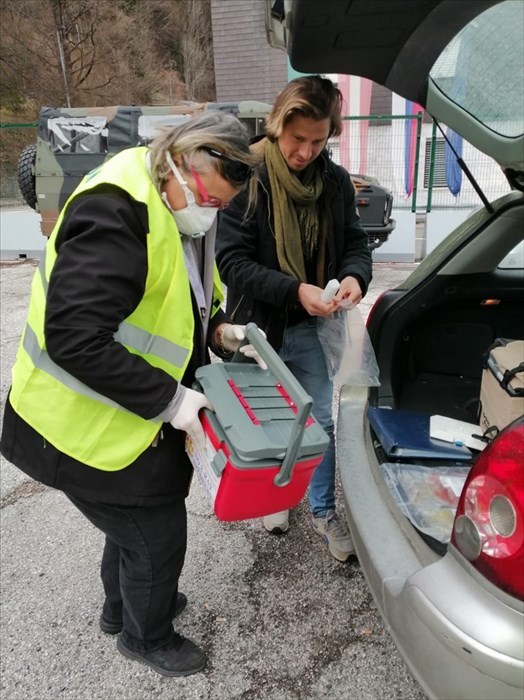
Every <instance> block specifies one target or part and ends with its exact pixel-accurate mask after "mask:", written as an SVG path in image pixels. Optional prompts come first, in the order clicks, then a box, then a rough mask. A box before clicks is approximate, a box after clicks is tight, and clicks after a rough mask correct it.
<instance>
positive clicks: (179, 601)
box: [100, 593, 187, 634]
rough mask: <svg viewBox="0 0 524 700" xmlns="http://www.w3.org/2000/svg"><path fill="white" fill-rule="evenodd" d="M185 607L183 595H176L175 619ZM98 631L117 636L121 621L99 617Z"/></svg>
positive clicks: (185, 600) (185, 601) (185, 602)
mask: <svg viewBox="0 0 524 700" xmlns="http://www.w3.org/2000/svg"><path fill="white" fill-rule="evenodd" d="M186 605H187V598H186V596H185V595H184V594H183V593H178V594H177V597H176V607H175V617H178V616H179V615H180V613H181V612H182V611H183V610H184V608H185V607H186ZM100 629H101V630H102V632H104V633H105V634H118V633H119V632H121V631H122V620H119V621H118V622H113V621H111V620H107V619H106V618H105V617H104V615H103V614H102V615H100Z"/></svg>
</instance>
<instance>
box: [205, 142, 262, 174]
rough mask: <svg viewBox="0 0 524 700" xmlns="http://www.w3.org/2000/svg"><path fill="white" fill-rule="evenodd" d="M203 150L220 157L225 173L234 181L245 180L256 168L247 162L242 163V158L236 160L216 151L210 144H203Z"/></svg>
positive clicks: (214, 156)
mask: <svg viewBox="0 0 524 700" xmlns="http://www.w3.org/2000/svg"><path fill="white" fill-rule="evenodd" d="M202 150H203V151H205V152H206V153H209V155H210V156H213V158H220V160H221V161H223V163H224V175H225V176H226V178H227V179H228V180H231V181H232V182H233V183H239V182H245V181H246V180H248V179H249V178H250V177H251V175H252V174H253V171H254V168H252V167H251V165H248V164H247V163H242V162H241V161H240V160H234V159H233V158H230V157H229V156H226V155H224V154H223V153H220V151H215V149H214V148H209V147H208V146H202Z"/></svg>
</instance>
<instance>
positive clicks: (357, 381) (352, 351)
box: [317, 307, 380, 386]
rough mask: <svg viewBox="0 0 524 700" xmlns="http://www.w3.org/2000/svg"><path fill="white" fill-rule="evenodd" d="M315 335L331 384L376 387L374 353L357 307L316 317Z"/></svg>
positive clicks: (377, 371) (378, 381)
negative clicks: (322, 353)
mask: <svg viewBox="0 0 524 700" xmlns="http://www.w3.org/2000/svg"><path fill="white" fill-rule="evenodd" d="M317 332H318V337H319V340H320V342H321V344H322V348H323V350H324V356H325V358H326V365H327V369H328V374H329V378H330V379H331V380H332V381H333V382H334V383H335V384H339V385H342V384H348V385H351V386H380V380H379V369H378V365H377V359H376V357H375V351H374V350H373V346H372V345H371V340H370V339H369V334H368V332H367V329H366V324H365V323H364V319H363V318H362V315H361V313H360V310H359V308H358V307H353V308H352V309H349V310H347V311H337V312H336V313H334V314H331V316H326V317H319V318H318V320H317Z"/></svg>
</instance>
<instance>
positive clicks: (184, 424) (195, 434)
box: [171, 389, 213, 448]
mask: <svg viewBox="0 0 524 700" xmlns="http://www.w3.org/2000/svg"><path fill="white" fill-rule="evenodd" d="M202 408H210V409H211V410H213V406H212V405H211V403H210V401H209V399H208V398H207V396H205V395H204V394H201V393H200V391H194V390H193V389H186V390H185V393H184V398H183V399H182V402H181V404H180V408H179V409H178V411H177V412H176V415H175V417H174V418H173V419H172V420H171V425H172V426H173V428H176V429H177V430H184V431H185V432H186V433H187V434H188V435H189V437H190V438H191V440H192V441H193V443H194V445H195V447H200V448H203V447H204V446H205V443H206V436H205V433H204V429H203V428H202V424H201V423H200V419H199V417H198V413H199V411H200V410H201V409H202Z"/></svg>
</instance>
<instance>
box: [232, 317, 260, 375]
mask: <svg viewBox="0 0 524 700" xmlns="http://www.w3.org/2000/svg"><path fill="white" fill-rule="evenodd" d="M245 328H246V327H245V326H239V325H237V324H232V325H229V326H226V327H225V328H224V331H223V333H222V345H223V346H224V347H225V348H226V350H229V351H230V352H236V351H237V350H240V352H241V353H242V355H245V356H246V357H251V358H252V359H253V360H255V361H256V363H257V364H258V366H259V367H261V368H262V369H267V365H266V363H265V362H264V360H263V359H262V358H261V357H260V355H259V354H258V352H257V351H256V350H255V348H254V347H253V345H251V343H249V344H248V345H242V346H241V345H240V343H241V342H242V341H243V340H245V339H246V333H245ZM258 332H259V333H262V335H263V336H264V338H265V337H266V334H265V333H264V331H263V330H261V329H260V328H259V329H258Z"/></svg>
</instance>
